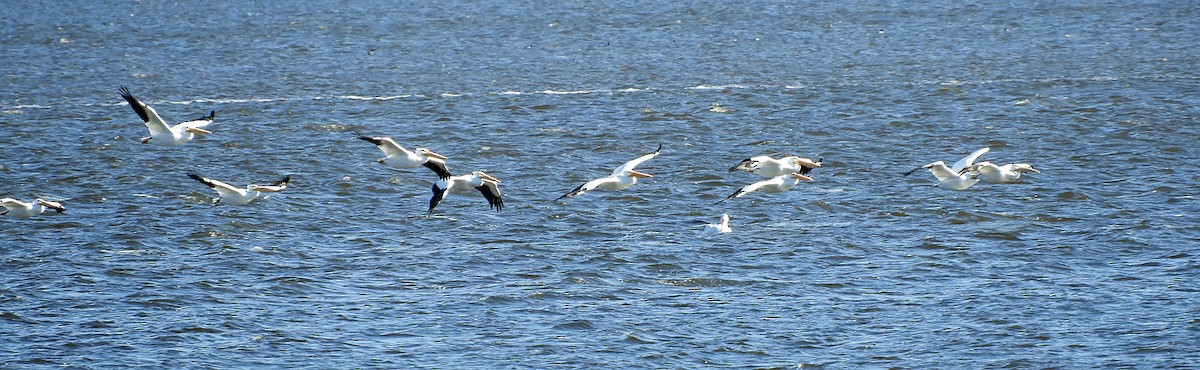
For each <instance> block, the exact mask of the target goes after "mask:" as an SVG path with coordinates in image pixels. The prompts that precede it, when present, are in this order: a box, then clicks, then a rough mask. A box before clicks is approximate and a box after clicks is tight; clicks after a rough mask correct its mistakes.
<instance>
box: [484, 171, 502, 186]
mask: <svg viewBox="0 0 1200 370" xmlns="http://www.w3.org/2000/svg"><path fill="white" fill-rule="evenodd" d="M479 177H480V178H482V179H484V180H488V181H491V182H494V183H497V184H499V183H500V179H497V178H496V177H494V176H492V175H489V174H486V173H483V172H480V173H479Z"/></svg>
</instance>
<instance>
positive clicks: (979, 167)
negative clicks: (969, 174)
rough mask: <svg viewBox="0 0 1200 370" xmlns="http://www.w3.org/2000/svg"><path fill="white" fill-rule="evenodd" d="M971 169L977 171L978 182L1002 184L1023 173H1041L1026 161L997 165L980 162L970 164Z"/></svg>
mask: <svg viewBox="0 0 1200 370" xmlns="http://www.w3.org/2000/svg"><path fill="white" fill-rule="evenodd" d="M971 171H975V172H979V182H982V183H986V184H1003V183H1006V182H1013V181H1017V179H1020V178H1021V174H1023V173H1029V172H1033V173H1042V171H1038V170H1036V169H1034V168H1033V166H1031V165H1029V164H1028V163H1009V164H1006V165H1003V166H997V165H995V164H994V163H992V162H980V163H977V164H975V165H974V166H971Z"/></svg>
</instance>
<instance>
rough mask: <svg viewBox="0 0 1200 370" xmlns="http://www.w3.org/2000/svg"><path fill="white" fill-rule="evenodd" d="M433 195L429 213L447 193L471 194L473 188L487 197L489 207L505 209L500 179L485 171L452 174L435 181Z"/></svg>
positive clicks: (431, 212) (430, 200)
mask: <svg viewBox="0 0 1200 370" xmlns="http://www.w3.org/2000/svg"><path fill="white" fill-rule="evenodd" d="M432 190H433V197H432V198H429V214H433V209H434V208H437V206H438V204H441V203H442V200H443V199H445V198H446V195H448V194H451V193H454V194H470V193H471V191H472V190H477V191H479V193H480V194H483V198H484V199H487V202H488V208H491V209H495V210H496V211H500V210H502V209H504V197H503V196H502V195H500V179H497V178H495V177H493V176H492V175H488V174H487V173H484V172H483V171H475V172H472V173H469V174H466V175H459V176H451V177H449V178H447V179H442V180H438V181H436V182H434V183H433V188H432Z"/></svg>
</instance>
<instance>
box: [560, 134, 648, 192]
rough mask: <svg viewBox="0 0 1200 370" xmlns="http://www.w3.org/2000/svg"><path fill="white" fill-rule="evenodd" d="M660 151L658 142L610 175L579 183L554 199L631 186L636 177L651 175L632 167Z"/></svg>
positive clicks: (623, 188)
mask: <svg viewBox="0 0 1200 370" xmlns="http://www.w3.org/2000/svg"><path fill="white" fill-rule="evenodd" d="M660 152H662V144H658V149H655V150H654V151H653V152H650V153H648V154H645V155H643V156H641V157H637V158H635V159H634V160H632V161H629V162H625V164H623V165H621V166H620V167H617V169H615V170H613V172H612V174H611V175H608V176H607V177H601V178H598V179H595V180H592V181H588V182H586V183H584V184H583V185H579V187H577V188H575V190H571V192H569V193H566V194H563V196H561V197H558V199H555V200H561V199H563V198H570V197H573V196H576V195H579V194H583V193H586V192H589V191H592V190H597V189H598V190H608V191H615V190H625V189H627V188H629V187H630V186H633V184H636V183H637V179H638V178H647V177H652V176H651V175H650V174H648V173H644V172H638V171H635V170H634V169H633V168H634V167H637V166H638V165H640V164H642V162H645V161H648V160H650V159H651V158H654V157H655V156H657V155H658V153H660Z"/></svg>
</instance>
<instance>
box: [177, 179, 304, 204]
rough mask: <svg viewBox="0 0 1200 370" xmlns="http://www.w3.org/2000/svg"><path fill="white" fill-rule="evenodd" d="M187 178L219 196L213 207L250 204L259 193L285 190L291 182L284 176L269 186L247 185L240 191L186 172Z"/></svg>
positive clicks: (214, 200)
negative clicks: (206, 186)
mask: <svg viewBox="0 0 1200 370" xmlns="http://www.w3.org/2000/svg"><path fill="white" fill-rule="evenodd" d="M188 177H191V178H192V179H193V180H196V181H199V182H200V183H202V184H204V185H208V187H210V188H212V189H213V190H216V191H217V194H218V195H220V196H219V197H218V198H217V199H213V205H214V206H215V205H219V204H226V205H231V206H240V205H243V204H246V203H250V201H252V200H254V198H258V196H259V194H260V193H276V192H279V191H282V190H283V189H286V188H287V186H288V183H289V182H291V181H292V176H290V175H289V176H284V177H283V179H282V180H279V181H276V182H275V183H274V184H271V185H254V184H250V185H247V186H246V188H245V189H240V188H235V187H233V186H232V185H229V184H226V183H224V182H221V181H217V180H213V179H209V178H206V177H203V176H200V174H197V173H196V172H188Z"/></svg>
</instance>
